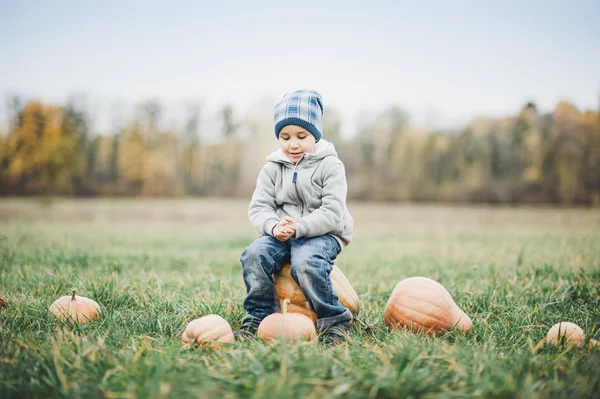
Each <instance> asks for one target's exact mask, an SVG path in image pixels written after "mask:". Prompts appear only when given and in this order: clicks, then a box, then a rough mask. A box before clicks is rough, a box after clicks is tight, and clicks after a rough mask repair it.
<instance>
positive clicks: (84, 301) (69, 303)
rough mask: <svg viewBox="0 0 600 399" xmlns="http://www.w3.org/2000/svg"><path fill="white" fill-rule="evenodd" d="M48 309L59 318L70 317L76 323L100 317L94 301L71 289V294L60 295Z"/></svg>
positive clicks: (98, 307) (98, 308) (97, 306)
mask: <svg viewBox="0 0 600 399" xmlns="http://www.w3.org/2000/svg"><path fill="white" fill-rule="evenodd" d="M50 311H51V312H52V313H54V314H55V315H56V317H58V318H59V319H60V320H63V321H64V320H66V319H70V320H73V321H77V322H78V323H86V322H88V321H90V320H99V319H100V314H99V312H100V306H99V305H98V303H96V302H95V301H93V300H91V299H89V298H86V297H84V296H79V295H77V290H72V291H71V295H66V296H61V297H60V298H58V299H57V300H56V301H54V303H52V305H50Z"/></svg>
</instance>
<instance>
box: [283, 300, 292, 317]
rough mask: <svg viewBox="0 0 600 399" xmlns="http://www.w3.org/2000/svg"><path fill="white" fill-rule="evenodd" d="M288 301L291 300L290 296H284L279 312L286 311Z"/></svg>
mask: <svg viewBox="0 0 600 399" xmlns="http://www.w3.org/2000/svg"><path fill="white" fill-rule="evenodd" d="M290 302H291V300H290V298H285V299H284V300H283V306H282V307H281V313H283V314H286V313H287V307H288V303H290Z"/></svg>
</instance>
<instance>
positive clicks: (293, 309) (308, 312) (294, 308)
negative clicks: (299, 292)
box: [279, 299, 317, 323]
mask: <svg viewBox="0 0 600 399" xmlns="http://www.w3.org/2000/svg"><path fill="white" fill-rule="evenodd" d="M279 308H280V309H283V300H281V299H280V300H279ZM287 312H288V313H300V314H303V315H304V316H306V317H308V318H309V319H311V320H312V321H313V323H316V322H317V314H316V313H315V312H314V310H312V308H311V307H310V305H309V304H308V302H306V301H305V305H304V306H300V305H296V304H293V303H288V304H287Z"/></svg>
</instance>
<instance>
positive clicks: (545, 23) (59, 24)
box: [0, 0, 600, 131]
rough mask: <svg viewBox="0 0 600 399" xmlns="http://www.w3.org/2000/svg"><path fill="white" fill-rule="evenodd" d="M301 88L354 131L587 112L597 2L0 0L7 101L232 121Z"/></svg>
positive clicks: (597, 38)
mask: <svg viewBox="0 0 600 399" xmlns="http://www.w3.org/2000/svg"><path fill="white" fill-rule="evenodd" d="M298 88H314V89H316V90H318V91H320V92H321V94H322V95H323V98H324V103H325V107H326V112H327V106H328V105H329V106H331V107H335V108H336V109H338V110H339V111H340V112H341V113H342V115H343V118H344V129H346V130H349V131H351V130H353V129H354V126H353V125H354V121H356V120H358V119H359V118H360V112H361V111H362V110H364V109H371V110H379V109H382V108H383V107H385V106H388V105H391V104H397V105H399V106H401V107H403V108H405V109H407V110H408V111H409V112H410V113H411V115H412V117H413V120H414V121H415V123H418V124H419V123H420V124H424V123H427V124H429V125H441V126H444V125H456V124H461V123H466V122H467V121H468V120H469V119H471V118H473V117H475V116H476V115H481V114H487V115H492V116H501V115H507V114H514V113H515V112H517V110H518V109H519V108H520V107H521V106H522V105H523V104H524V103H525V102H526V101H529V100H532V101H534V102H536V103H537V104H538V106H539V107H540V108H541V109H542V110H544V111H549V110H551V109H552V108H553V107H554V105H555V104H556V103H557V102H558V101H560V100H561V99H568V100H570V101H572V102H574V103H575V104H576V105H577V106H578V107H579V108H581V109H584V108H594V109H597V108H598V101H599V100H598V98H599V92H600V1H594V0H589V1H585V0H573V1H566V0H565V1H554V0H545V1H542V0H539V1H538V0H536V1H533V0H531V1H527V0H521V1H517V0H503V1H496V0H493V1H492V0H490V1H475V0H473V1H376V0H369V1H325V0H319V1H307V0H305V1H297V2H285V1H227V0H223V1H211V2H204V1H162V2H157V1H85V0H72V1H66V0H62V1H61V0H53V1H43V0H37V1H29V0H25V1H19V0H12V1H7V0H0V95H2V96H3V97H4V96H6V95H8V94H20V95H23V96H26V97H36V98H39V99H42V100H46V101H65V99H66V98H67V97H68V96H69V95H71V94H81V93H85V94H86V95H87V97H88V99H89V100H90V103H91V104H95V105H96V106H98V107H99V109H103V108H102V107H105V108H104V109H108V106H107V104H110V103H111V102H113V101H114V100H121V101H124V102H125V103H128V102H131V103H135V102H139V101H142V100H146V99H149V98H156V99H159V100H161V101H163V102H164V103H165V104H178V103H179V102H181V101H184V100H189V99H201V100H204V102H205V104H207V106H208V108H210V107H213V108H214V109H217V108H218V107H219V106H220V105H222V104H223V103H226V102H229V103H231V104H233V105H234V106H235V107H236V108H237V109H238V110H240V112H242V110H244V109H247V107H249V106H250V104H252V103H253V102H256V101H257V100H258V99H260V98H264V97H265V96H266V97H268V98H273V99H277V98H280V97H281V96H282V95H283V94H284V93H286V92H288V91H291V90H295V89H298ZM2 108H4V107H2ZM2 112H4V111H2Z"/></svg>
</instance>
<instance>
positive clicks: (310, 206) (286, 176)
mask: <svg viewBox="0 0 600 399" xmlns="http://www.w3.org/2000/svg"><path fill="white" fill-rule="evenodd" d="M322 117H323V101H322V98H321V95H320V94H319V93H317V92H316V91H314V90H298V91H295V92H292V93H288V94H286V95H285V96H284V97H283V99H282V100H281V101H280V102H279V103H278V104H276V105H275V108H274V123H275V137H276V138H277V139H278V140H279V145H280V148H279V149H278V150H277V151H275V152H273V153H272V154H270V155H269V156H268V157H267V158H266V164H265V165H264V167H263V168H262V170H261V171H260V174H259V176H258V179H257V182H256V188H255V190H254V194H253V195H252V199H251V201H250V206H249V210H248V216H249V218H250V221H251V222H252V224H253V225H254V227H255V228H256V229H257V230H258V232H259V233H261V234H262V235H261V236H260V237H259V238H258V239H257V240H256V241H254V243H252V244H251V245H250V246H249V247H248V248H246V250H245V251H244V252H243V253H242V255H241V258H240V260H241V262H242V268H243V276H244V283H245V285H246V292H247V296H246V298H245V300H244V308H245V309H246V311H247V314H246V315H245V316H244V318H243V319H242V327H241V329H240V330H238V331H236V336H238V337H242V336H251V335H254V334H256V330H257V328H258V325H259V324H260V322H261V321H262V320H263V319H264V318H265V317H266V316H268V315H269V314H271V313H275V312H278V311H279V300H276V299H277V298H278V296H277V292H276V291H275V287H274V285H273V277H272V275H273V274H274V273H276V272H278V271H279V270H280V269H281V267H282V266H283V265H284V264H285V263H291V265H292V268H291V276H292V278H293V279H294V280H295V281H296V282H297V283H298V285H299V286H300V288H302V291H303V293H304V296H305V297H306V300H307V301H308V302H309V304H310V305H311V306H312V308H313V309H314V311H315V313H316V314H317V332H318V333H319V335H320V336H321V339H322V341H323V342H324V343H327V344H337V343H340V342H344V341H346V340H347V338H348V330H349V323H350V321H351V320H352V313H351V312H350V311H349V310H348V309H346V308H345V307H343V306H342V305H341V304H340V303H339V301H338V297H337V295H336V293H335V292H334V291H333V288H332V284H331V279H330V277H329V273H330V272H331V270H332V268H333V261H334V260H335V258H336V257H337V255H338V254H339V253H340V251H341V250H342V248H344V246H346V245H348V244H349V243H350V240H351V239H352V231H353V225H354V221H353V219H352V216H351V215H350V213H349V212H348V209H347V207H346V191H347V183H346V172H345V168H344V164H343V163H342V161H341V160H340V159H339V158H338V156H337V153H336V151H335V148H334V146H333V144H331V143H329V142H327V141H326V140H324V139H322Z"/></svg>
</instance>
